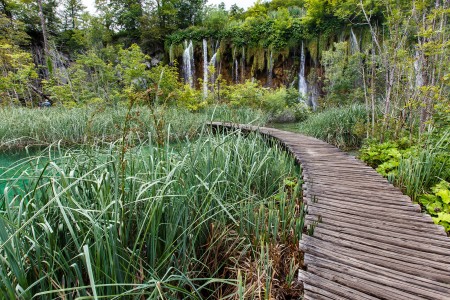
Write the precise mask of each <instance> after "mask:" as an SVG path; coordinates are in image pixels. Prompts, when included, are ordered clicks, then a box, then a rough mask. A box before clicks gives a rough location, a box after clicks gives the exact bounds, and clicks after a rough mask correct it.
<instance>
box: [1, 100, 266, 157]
mask: <svg viewBox="0 0 450 300" xmlns="http://www.w3.org/2000/svg"><path fill="white" fill-rule="evenodd" d="M127 112H128V110H127V107H125V106H118V107H117V108H112V107H97V108H87V107H85V108H72V109H67V108H58V107H54V108H50V109H28V108H14V107H5V108H1V109H0V150H2V149H9V148H23V147H25V146H27V145H45V146H47V145H50V144H53V143H54V142H56V141H60V143H62V144H64V145H66V146H72V145H79V144H86V143H95V142H97V143H102V142H104V141H109V142H112V141H115V140H117V139H119V138H120V137H121V136H122V127H123V124H125V123H126V122H125V119H126V118H127V117H126V116H127ZM129 117H130V118H131V120H127V122H129V121H132V123H133V127H132V129H133V131H134V132H135V133H136V134H137V136H139V137H140V138H144V139H145V138H147V137H148V133H151V134H153V135H156V134H161V131H164V133H162V134H164V135H165V134H166V132H167V129H168V126H169V124H170V126H171V130H170V133H171V138H175V139H176V138H185V137H186V136H187V137H193V136H195V135H196V134H197V133H198V129H199V128H201V126H203V124H205V122H207V121H212V120H220V121H233V122H241V123H252V124H254V125H264V124H265V123H266V122H267V116H266V115H265V114H264V113H262V112H261V111H259V110H254V109H249V108H239V109H232V108H229V107H227V106H211V107H208V108H206V109H204V110H202V111H200V112H190V111H188V110H185V109H182V108H175V107H160V108H157V109H150V108H149V107H146V106H142V107H138V106H137V107H135V108H133V110H132V111H131V114H129ZM155 129H156V130H158V132H156V130H155Z"/></svg>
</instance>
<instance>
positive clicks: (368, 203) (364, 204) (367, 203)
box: [306, 196, 421, 213]
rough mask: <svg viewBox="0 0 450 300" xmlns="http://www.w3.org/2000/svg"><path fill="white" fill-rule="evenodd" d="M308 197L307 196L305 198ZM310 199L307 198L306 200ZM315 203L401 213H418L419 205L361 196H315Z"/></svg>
mask: <svg viewBox="0 0 450 300" xmlns="http://www.w3.org/2000/svg"><path fill="white" fill-rule="evenodd" d="M306 199H308V198H306ZM309 201H311V200H309V199H308V202H309ZM315 201H316V203H321V204H325V205H327V204H333V203H334V204H336V205H343V204H344V205H348V206H352V207H360V208H365V209H367V210H369V211H370V210H371V209H372V208H373V207H374V206H375V207H377V208H383V209H385V210H399V211H402V212H403V213H407V212H418V213H420V212H421V210H420V207H419V208H418V207H417V206H413V205H408V204H405V203H395V200H393V201H386V202H381V201H380V202H378V201H372V200H371V199H366V200H363V199H361V198H353V197H339V198H335V197H330V196H327V197H316V198H315Z"/></svg>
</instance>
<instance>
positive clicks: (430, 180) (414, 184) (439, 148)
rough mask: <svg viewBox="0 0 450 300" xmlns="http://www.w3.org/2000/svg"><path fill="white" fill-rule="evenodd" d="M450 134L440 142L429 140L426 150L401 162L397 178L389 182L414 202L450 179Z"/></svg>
mask: <svg viewBox="0 0 450 300" xmlns="http://www.w3.org/2000/svg"><path fill="white" fill-rule="evenodd" d="M449 153H450V132H447V133H444V134H443V135H442V136H441V137H440V139H439V140H437V141H433V140H432V139H429V141H428V142H427V144H426V146H425V147H424V148H420V149H419V150H417V153H413V154H412V155H409V156H402V157H401V158H400V160H399V165H398V172H397V175H396V176H391V178H389V180H390V181H391V182H394V183H395V184H396V185H398V186H399V187H401V188H402V189H403V190H404V191H405V193H406V194H407V195H409V196H410V197H411V198H412V199H413V200H417V198H418V196H420V195H422V194H424V193H426V192H427V191H429V189H430V188H431V187H432V186H433V185H435V184H436V183H438V182H439V181H441V180H449V179H450V171H449V169H448V168H449V167H450V156H449Z"/></svg>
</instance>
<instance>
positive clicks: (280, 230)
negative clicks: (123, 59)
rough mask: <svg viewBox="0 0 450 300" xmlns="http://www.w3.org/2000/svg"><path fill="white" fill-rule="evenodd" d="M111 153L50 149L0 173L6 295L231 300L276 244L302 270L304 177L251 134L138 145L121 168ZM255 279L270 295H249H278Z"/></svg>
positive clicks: (279, 280) (277, 281) (274, 281)
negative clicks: (246, 275) (300, 179)
mask: <svg viewBox="0 0 450 300" xmlns="http://www.w3.org/2000/svg"><path fill="white" fill-rule="evenodd" d="M55 152H56V153H55ZM117 152H118V151H117V149H116V146H115V145H114V144H109V145H108V147H106V149H105V148H104V147H103V148H102V149H92V148H88V149H86V150H67V151H62V150H60V149H57V150H56V151H55V150H54V149H53V148H51V149H49V150H48V151H47V152H44V153H42V155H39V156H36V157H28V158H25V159H24V160H22V161H20V162H18V163H17V164H16V165H13V166H12V167H10V168H9V169H8V170H7V171H10V172H16V174H17V176H16V177H15V178H9V179H8V178H5V177H4V176H3V174H4V173H2V176H1V178H2V180H5V179H6V187H5V189H2V191H1V194H0V212H1V213H0V226H1V228H2V230H1V231H0V255H1V257H2V260H0V274H1V276H2V280H1V281H0V293H1V294H2V295H8V298H10V297H12V298H18V299H21V298H30V297H33V296H34V297H39V298H41V299H52V298H55V297H57V298H58V297H62V296H63V295H65V296H66V297H68V295H73V296H74V297H92V295H97V296H98V297H99V298H100V297H104V298H111V297H119V298H128V299H141V298H142V297H145V298H146V299H160V298H161V297H164V298H166V299H179V298H183V299H199V298H205V295H207V298H211V299H216V298H221V297H223V296H224V295H225V296H228V295H229V296H233V295H234V294H235V291H237V290H238V289H239V288H242V285H246V284H248V285H250V286H252V285H254V286H257V283H259V281H255V282H252V281H251V280H254V279H251V278H248V279H243V281H244V282H241V283H239V284H238V283H237V282H236V279H237V278H241V277H239V276H238V274H239V273H240V272H241V271H242V272H246V271H247V270H248V268H249V265H251V266H252V267H251V270H253V271H255V272H258V273H261V274H262V273H264V271H267V270H268V269H270V270H273V268H274V267H276V266H275V264H273V263H272V262H271V261H272V260H273V258H272V257H278V255H280V254H281V252H280V253H278V252H273V251H277V250H276V249H277V247H279V245H281V244H282V245H287V246H288V247H292V248H293V250H292V251H291V252H288V251H286V249H285V248H284V247H283V249H284V250H283V252H282V254H283V255H284V257H286V258H288V259H289V261H292V265H291V268H292V269H298V268H299V264H300V256H299V249H298V241H299V238H300V237H301V234H302V229H303V225H302V224H303V221H304V220H303V218H304V210H303V209H302V208H301V203H300V202H299V199H302V196H301V189H300V188H299V186H300V184H301V183H300V182H298V181H297V180H296V178H298V176H299V170H297V168H296V167H293V166H294V161H293V159H292V158H291V157H289V156H288V155H287V154H286V153H284V152H282V151H280V149H279V148H278V147H273V148H271V147H269V146H268V145H267V143H266V142H265V141H264V140H263V138H262V137H260V136H258V135H253V136H251V138H245V137H243V135H230V136H221V135H216V136H212V135H203V136H202V137H201V138H200V139H198V140H197V141H184V143H183V144H174V145H166V146H165V147H161V148H160V147H155V146H154V145H152V144H151V143H150V144H145V143H144V144H141V145H140V146H138V147H136V148H134V149H130V150H129V151H128V152H127V154H126V163H124V161H122V160H121V159H119V157H118V154H117ZM285 179H286V180H285ZM9 191H11V192H13V193H10V192H9ZM11 195H14V196H13V197H14V198H10V196H11ZM299 207H300V209H299ZM261 245H262V246H261ZM261 248H263V249H265V250H264V251H261ZM30 249H31V250H32V251H30ZM236 258H239V259H236ZM49 267H51V272H49V269H48V268H49ZM30 269H33V270H34V271H33V272H29V270H30ZM223 269H227V276H226V278H223V273H222V270H223ZM260 278H261V279H263V280H264V281H266V282H267V283H268V288H266V289H262V288H261V289H257V290H251V291H250V290H249V291H247V292H248V293H251V294H254V295H255V297H256V296H257V295H259V294H262V293H265V294H267V295H268V297H269V295H273V293H274V291H275V290H276V287H278V286H280V287H282V286H283V285H284V282H285V280H286V279H285V276H284V275H280V276H277V275H276V274H275V272H273V276H271V275H270V274H267V275H265V276H263V277H259V276H258V280H259V279H260ZM247 280H249V281H247ZM241 281H242V278H241ZM194 291H195V292H194Z"/></svg>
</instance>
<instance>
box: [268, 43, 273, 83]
mask: <svg viewBox="0 0 450 300" xmlns="http://www.w3.org/2000/svg"><path fill="white" fill-rule="evenodd" d="M272 79H273V52H272V50H271V51H270V55H269V56H268V60H267V86H268V87H272Z"/></svg>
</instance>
